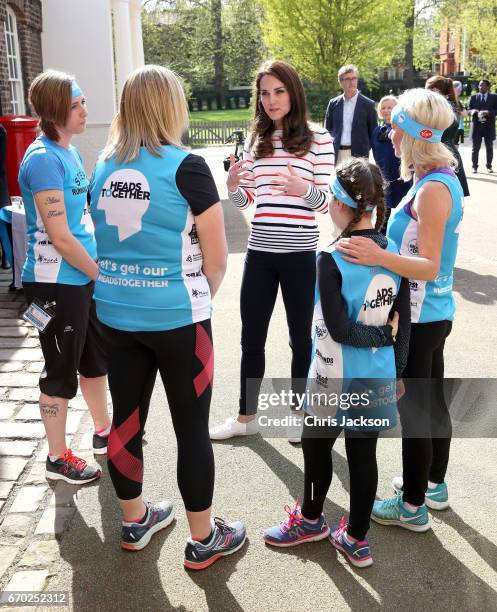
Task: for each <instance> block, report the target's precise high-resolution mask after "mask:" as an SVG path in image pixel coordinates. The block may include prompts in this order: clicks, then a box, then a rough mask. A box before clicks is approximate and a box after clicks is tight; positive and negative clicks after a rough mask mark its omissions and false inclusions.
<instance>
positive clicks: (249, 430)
mask: <svg viewBox="0 0 497 612" xmlns="http://www.w3.org/2000/svg"><path fill="white" fill-rule="evenodd" d="M257 432H258V427H257V418H255V419H252V421H249V422H248V423H240V421H239V420H238V419H237V418H236V417H230V418H229V419H226V421H225V422H224V423H222V424H221V425H218V426H217V427H212V428H211V429H209V437H210V439H211V440H228V438H235V437H236V436H252V435H253V434H256V433H257Z"/></svg>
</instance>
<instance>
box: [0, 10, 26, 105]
mask: <svg viewBox="0 0 497 612" xmlns="http://www.w3.org/2000/svg"><path fill="white" fill-rule="evenodd" d="M5 44H6V46H7V63H8V65H9V86H10V99H11V103H12V112H13V113H14V115H24V113H25V112H26V108H25V106H24V87H23V82H22V72H21V55H20V53H19V38H18V36H17V19H16V16H15V13H14V11H13V10H12V9H11V8H10V7H9V6H7V19H6V21H5Z"/></svg>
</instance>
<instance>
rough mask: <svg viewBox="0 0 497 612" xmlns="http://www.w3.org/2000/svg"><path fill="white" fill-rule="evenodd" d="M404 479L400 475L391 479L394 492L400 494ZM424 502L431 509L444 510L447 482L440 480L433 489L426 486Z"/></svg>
mask: <svg viewBox="0 0 497 612" xmlns="http://www.w3.org/2000/svg"><path fill="white" fill-rule="evenodd" d="M403 486H404V481H403V479H402V476H396V477H395V478H393V479H392V487H393V490H394V491H395V492H396V493H400V494H402V490H403ZM425 504H426V505H427V506H428V508H431V509H432V510H446V509H447V508H448V507H449V505H450V504H449V490H448V488H447V484H446V483H445V482H442V483H440V484H437V486H436V487H435V488H434V489H430V487H428V488H427V489H426V492H425Z"/></svg>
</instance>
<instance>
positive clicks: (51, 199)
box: [43, 196, 60, 206]
mask: <svg viewBox="0 0 497 612" xmlns="http://www.w3.org/2000/svg"><path fill="white" fill-rule="evenodd" d="M59 202H60V198H57V197H56V196H48V198H47V199H46V200H45V201H44V202H43V204H44V205H45V206H48V205H49V204H58V203H59Z"/></svg>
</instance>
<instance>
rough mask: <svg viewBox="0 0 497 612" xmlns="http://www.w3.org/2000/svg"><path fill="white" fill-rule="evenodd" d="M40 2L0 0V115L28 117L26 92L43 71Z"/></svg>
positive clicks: (36, 0) (28, 107)
mask: <svg viewBox="0 0 497 612" xmlns="http://www.w3.org/2000/svg"><path fill="white" fill-rule="evenodd" d="M41 31H42V7H41V0H0V114H2V115H11V114H15V115H31V114H32V110H31V108H30V106H29V102H28V89H29V85H30V84H31V81H32V80H33V79H34V77H35V76H36V75H37V74H39V73H40V72H41V71H42V70H43V58H42V46H41Z"/></svg>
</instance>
